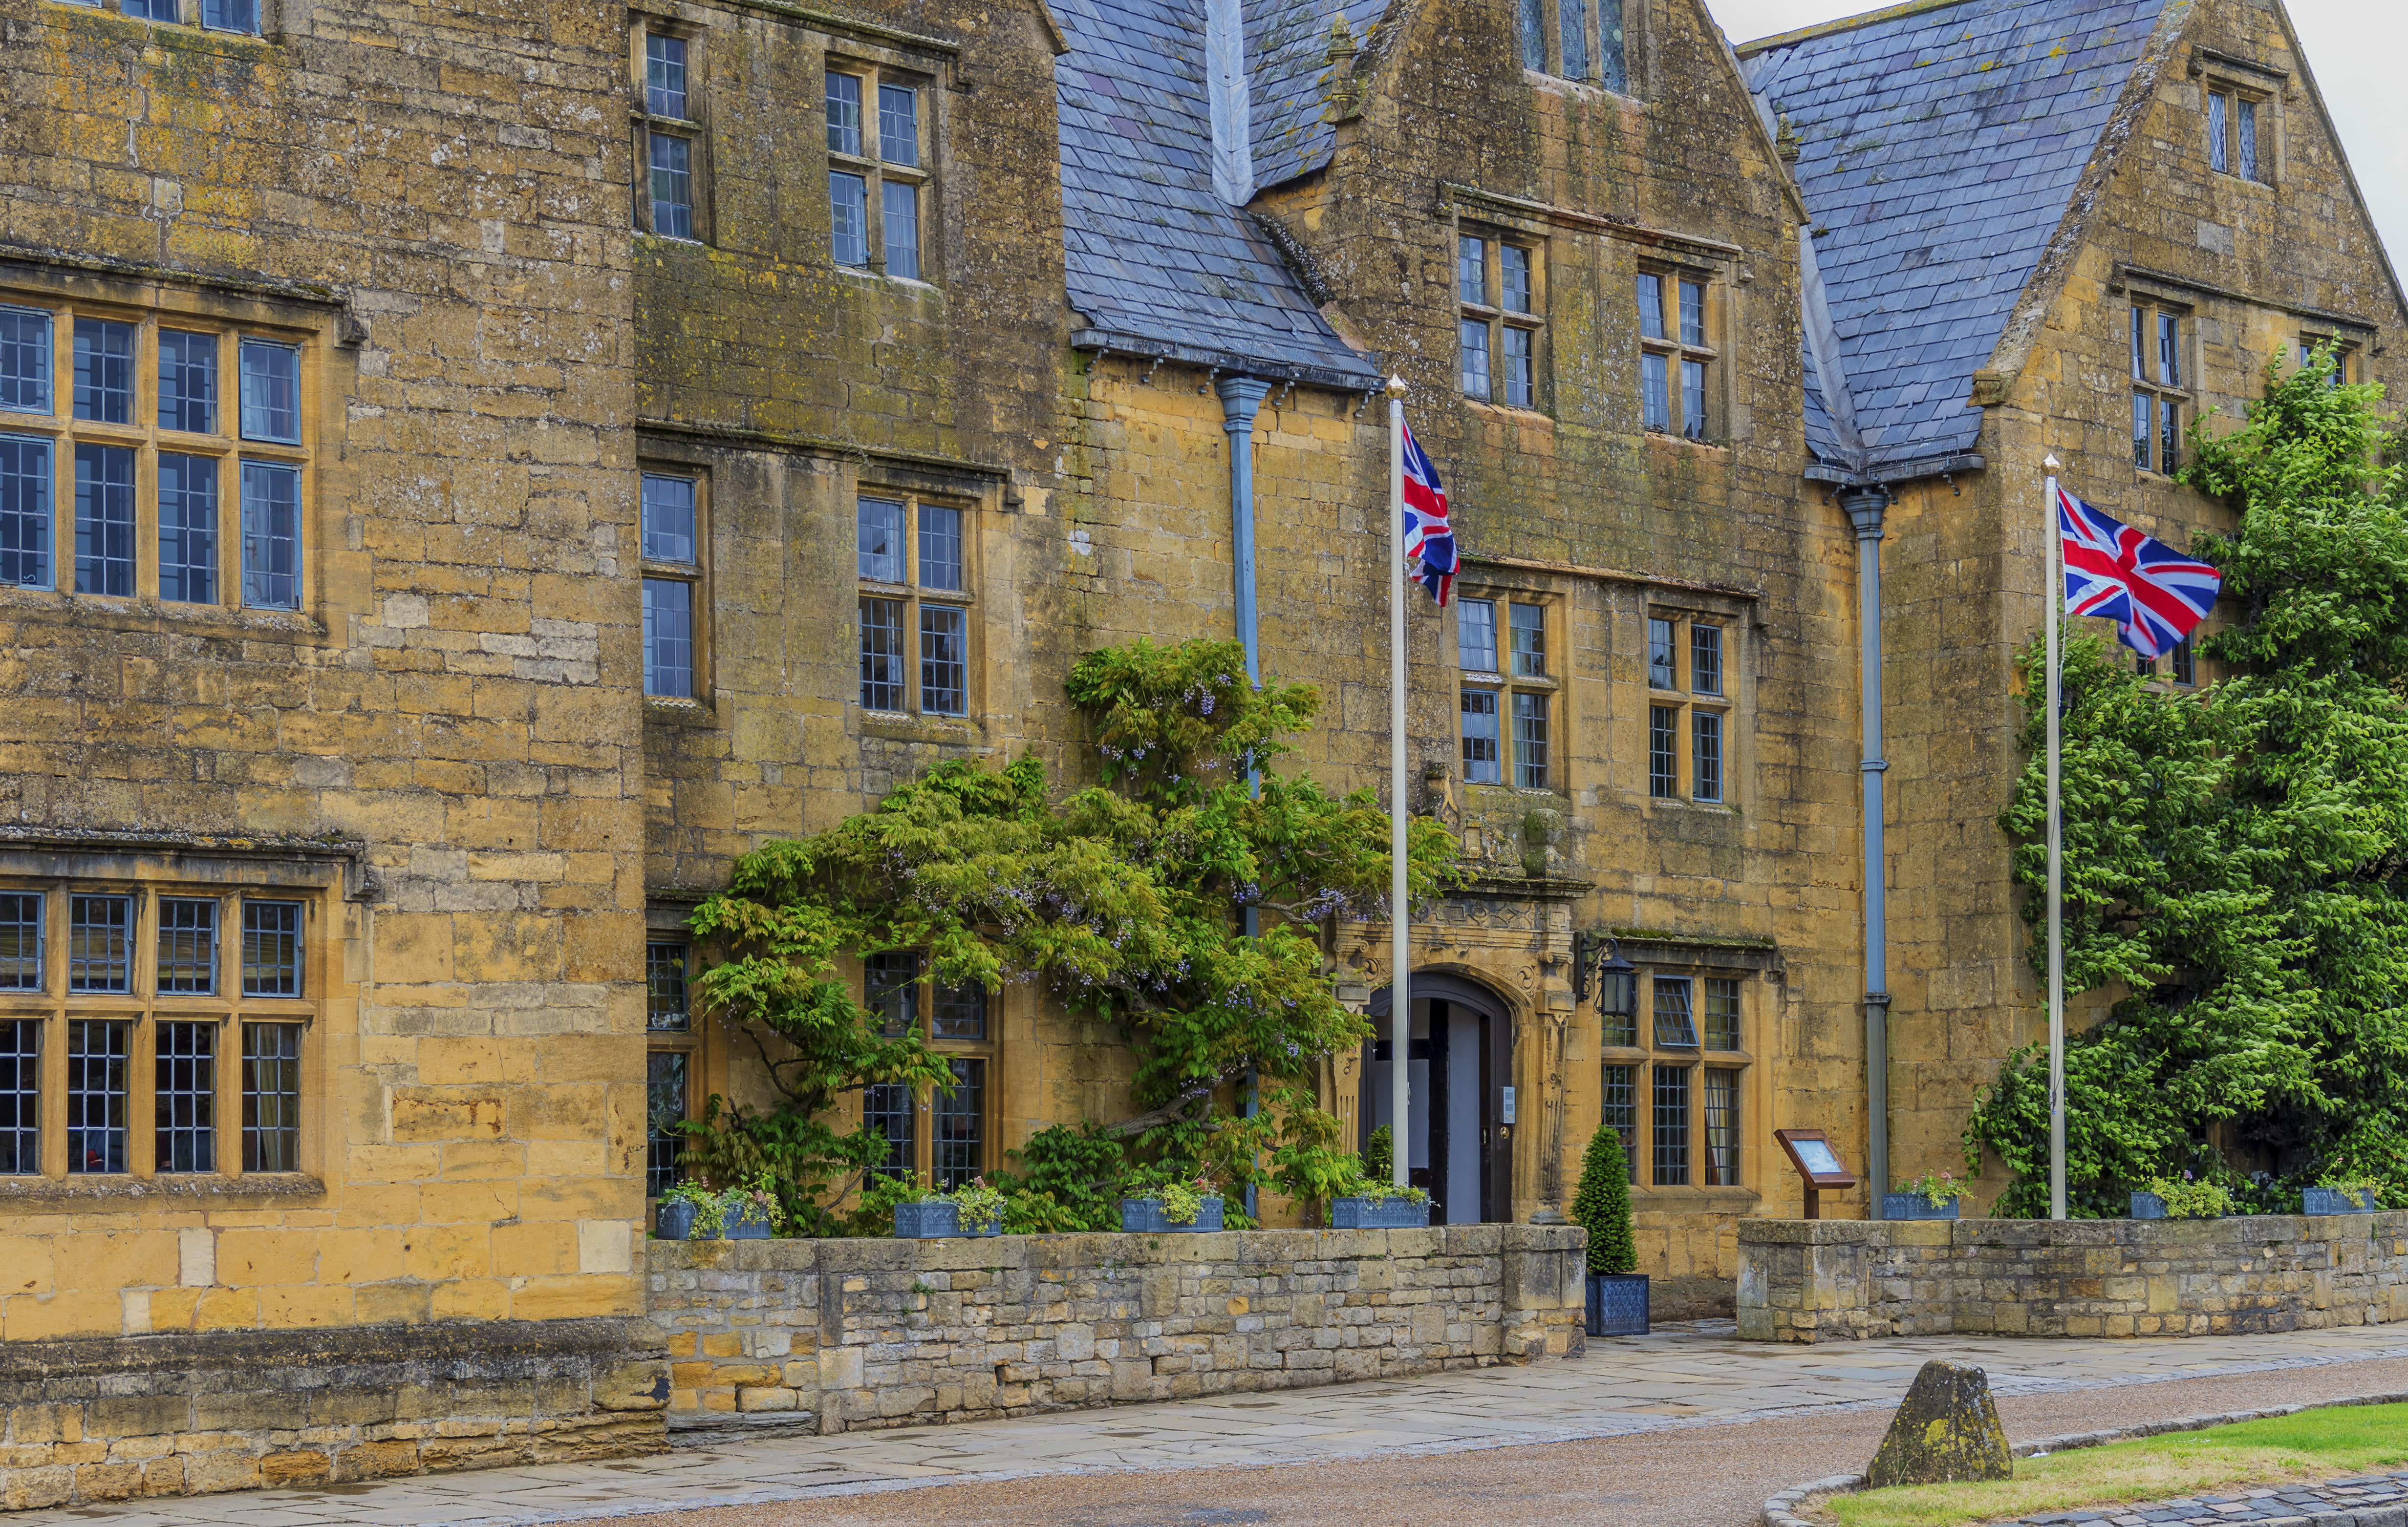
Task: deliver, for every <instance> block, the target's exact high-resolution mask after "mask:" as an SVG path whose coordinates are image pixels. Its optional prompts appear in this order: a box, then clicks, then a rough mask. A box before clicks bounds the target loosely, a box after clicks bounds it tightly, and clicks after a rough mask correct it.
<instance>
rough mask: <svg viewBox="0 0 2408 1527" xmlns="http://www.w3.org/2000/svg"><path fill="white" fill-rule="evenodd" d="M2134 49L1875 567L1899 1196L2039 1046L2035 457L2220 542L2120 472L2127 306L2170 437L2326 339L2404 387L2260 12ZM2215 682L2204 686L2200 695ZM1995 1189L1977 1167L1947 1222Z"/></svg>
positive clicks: (2169, 33) (2111, 994)
mask: <svg viewBox="0 0 2408 1527" xmlns="http://www.w3.org/2000/svg"><path fill="white" fill-rule="evenodd" d="M2133 24H2134V25H2136V26H2138V25H2143V24H2145V25H2147V26H2148V30H2147V31H2146V32H2145V33H2144V34H2142V36H2143V37H2144V39H2145V40H2144V41H2143V45H2142V47H2141V49H2140V62H2139V64H2137V65H2136V66H2135V69H2134V72H2133V74H2132V76H2131V78H2129V80H2128V81H2126V82H2124V83H2123V85H2122V86H2121V87H2120V89H2119V90H2118V92H2117V94H2116V96H2115V97H2114V106H2113V109H2112V112H2111V115H2110V121H2109V126H2108V127H2107V129H2106V131H2105V132H2104V133H2103V134H2102V135H2101V137H2100V143H2099V146H2098V148H2097V150H2096V152H2095V154H2094V156H2093V157H2092V159H2091V160H2090V162H2089V163H2088V164H2086V165H2085V167H2084V169H2083V171H2082V175H2081V178H2080V180H2079V186H2078V191H2077V193H2076V194H2075V196H2074V197H2072V198H2071V199H2070V200H2069V202H2068V204H2067V205H2066V206H2065V207H2057V208H2052V209H2050V210H2049V211H2048V213H2047V217H2048V219H2049V220H2050V221H2052V222H2057V223H2058V224H2059V225H2058V226H2057V230H2056V232H2055V234H2054V235H2053V236H2052V238H2051V241H2050V243H2049V246H2048V249H2047V251H2046V254H2045V255H2044V257H2043V259H2042V263H2041V264H2040V265H2039V267H2038V268H2037V270H2036V271H2035V273H2034V275H2033V278H2032V280H2031V282H2030V284H2029V285H2028V287H2027V288H2026V290H2025V291H2024V292H2023V293H2022V294H2021V295H2020V297H2019V298H2018V300H2017V302H2016V304H2015V307H2014V310H2013V312H2012V313H2011V314H2010V315H2009V317H2008V320H2007V321H2006V323H2005V325H2004V327H2003V329H2002V330H2001V331H2000V335H1999V338H1998V342H1997V345H1996V348H1995V350H1993V351H1992V352H1991V353H1990V354H1989V355H1988V356H1986V357H1985V358H1984V360H1983V361H1982V363H1981V364H1980V365H1979V367H1978V368H1977V369H1976V370H1975V371H1974V373H1973V375H1972V378H1971V380H1972V386H1971V392H1970V396H1969V398H1968V406H1969V407H1971V408H1975V409H1978V412H1979V419H1980V428H1979V436H1978V443H1977V445H1976V447H1975V451H1976V453H1977V454H1978V455H1979V456H1980V457H1981V459H1982V460H1983V462H1984V463H1985V464H1986V465H1985V466H1984V467H1983V468H1982V469H1980V470H1978V471H1970V472H1959V473H1958V474H1957V475H1956V476H1954V477H1951V478H1942V477H1938V476H1932V477H1925V478H1920V479H1918V480H1913V481H1905V482H1898V483H1894V484H1893V485H1892V491H1893V492H1894V494H1895V502H1894V503H1893V504H1892V505H1891V506H1890V507H1889V510H1888V514H1887V524H1886V527H1885V532H1886V533H1885V539H1884V541H1883V542H1882V547H1881V555H1882V559H1883V596H1884V623H1885V630H1884V652H1885V659H1884V674H1883V682H1884V687H1885V693H1886V699H1887V714H1886V716H1885V723H1886V728H1887V733H1888V737H1887V742H1888V749H1887V754H1888V763H1889V768H1888V770H1887V771H1886V773H1885V781H1886V785H1887V790H1888V814H1889V845H1890V851H1891V856H1892V858H1891V882H1890V883H1891V895H1890V908H1891V911H1890V923H1889V932H1890V970H1891V973H1892V974H1891V978H1890V979H1891V989H1892V991H1891V995H1892V1004H1891V1008H1890V1011H1891V1015H1892V1020H1891V1024H1890V1086H1889V1095H1890V1106H1891V1130H1892V1146H1891V1167H1892V1171H1891V1176H1892V1177H1893V1178H1894V1179H1896V1180H1899V1181H1904V1180H1908V1179H1910V1178H1913V1177H1917V1176H1920V1175H1922V1174H1923V1173H1926V1172H1929V1171H1936V1170H1943V1169H1955V1170H1959V1171H1961V1170H1962V1169H1963V1165H1962V1163H1963V1146H1962V1144H1961V1138H1960V1136H1961V1131H1962V1129H1963V1127H1964V1122H1965V1118H1966V1114H1967V1111H1968V1109H1969V1108H1970V1106H1971V1101H1972V1097H1973V1094H1974V1092H1975V1090H1976V1089H1978V1088H1980V1087H1981V1086H1983V1085H1985V1083H1987V1082H1988V1081H1989V1080H1990V1079H1991V1077H1994V1076H1995V1075H1996V1074H1997V1070H1998V1066H1999V1063H2000V1061H2001V1060H2002V1059H2003V1058H2004V1057H2006V1056H2007V1055H2008V1054H2010V1053H2012V1052H2013V1051H2014V1050H2015V1049H2018V1048H2020V1047H2022V1046H2025V1045H2028V1044H2031V1043H2034V1042H2037V1041H2041V1040H2044V1038H2045V1036H2046V1011H2045V1009H2046V1000H2045V992H2044V988H2043V985H2042V980H2041V979H2040V978H2039V977H2038V976H2037V974H2036V973H2035V971H2034V968H2033V964H2032V961H2031V958H2030V955H2029V948H2030V946H2029V930H2028V926H2027V924H2025V922H2024V921H2023V920H2022V919H2021V917H2020V916H2019V911H2018V907H2019V902H2020V897H2019V896H2017V895H2016V894H2015V893H2014V890H2013V888H2012V886H2011V885H2010V882H2009V880H2008V873H2007V872H2008V845H2007V843H2006V840H2005V838H2004V837H2003V835H2001V834H2000V832H1999V831H1998V828H1997V825H1996V822H1995V818H1996V816H1997V813H1998V811H1999V809H2000V806H2003V805H2004V803H2005V801H2006V798H2007V792H2008V790H2009V788H2010V786H2011V784H2012V781H2013V779H2014V777H2015V775H2016V773H2017V772H2018V771H2019V769H2020V768H2021V764H2022V759H2021V754H2020V751H2019V749H2018V746H2017V742H2016V738H2017V735H2018V734H2019V732H2020V730H2021V727H2022V725H2023V718H2024V710H2023V697H2022V694H2021V684H2020V680H2019V679H2018V678H2017V677H2016V675H2015V673H2014V654H2015V653H2016V651H2017V650H2019V649H2022V648H2023V647H2025V646H2026V645H2027V644H2028V643H2029V642H2031V641H2034V640H2036V639H2037V638H2038V635H2039V634H2040V631H2041V621H2042V608H2043V604H2042V586H2043V583H2044V581H2045V577H2046V575H2045V570H2044V562H2043V559H2044V556H2045V542H2044V540H2043V536H2044V535H2045V532H2046V525H2047V518H2046V511H2045V509H2044V507H2043V505H2042V479H2043V477H2044V471H2043V468H2042V461H2043V459H2044V458H2046V457H2047V456H2048V455H2050V454H2051V453H2052V452H2053V453H2054V454H2055V455H2056V456H2057V459H2058V460H2059V461H2060V462H2062V463H2063V464H2064V469H2063V472H2062V474H2061V476H2062V479H2063V481H2064V482H2065V484H2066V485H2067V487H2068V488H2069V489H2070V490H2071V491H2072V492H2076V493H2077V494H2079V495H2080V496H2081V497H2082V498H2084V499H2085V501H2087V502H2089V503H2091V504H2093V505H2095V506H2097V507H2100V508H2101V509H2104V510H2105V511H2106V512H2108V513H2109V514H2112V515H2114V516H2115V517H2116V518H2117V519H2119V520H2122V521H2125V522H2126V523H2128V524H2131V525H2134V526H2137V527H2139V528H2140V529H2142V530H2143V531H2145V532H2146V533H2147V534H2149V535H2154V536H2157V537H2158V538H2160V539H2162V540H2164V541H2166V542H2167V543H2168V544H2170V545H2172V546H2174V547H2177V548H2184V547H2188V546H2189V545H2190V544H2191V543H2192V540H2193V538H2194V537H2195V536H2198V535H2202V534H2208V533H2219V532H2225V531H2229V530H2230V529H2231V528H2232V526H2231V522H2230V517H2229V512H2228V511H2227V510H2226V509H2225V507H2223V506H2222V505H2220V504H2217V503H2214V502H2213V501H2211V500H2209V499H2207V498H2206V497H2204V496H2203V495H2201V494H2200V493H2199V492H2195V491H2193V490H2191V489H2189V488H2186V487H2183V486H2180V485H2178V484H2176V483H2175V482H2173V481H2172V480H2171V478H2169V477H2167V476H2166V474H2165V473H2164V472H2162V471H2158V470H2153V469H2147V468H2142V467H2139V466H2137V465H2136V464H2135V463H2134V457H2133V449H2132V439H2131V436H2132V424H2131V420H2132V414H2131V407H2132V393H2133V390H2134V389H2133V383H2132V381H2131V373H2132V364H2131V360H2130V355H2131V348H2132V338H2131V314H2132V312H2133V309H2134V307H2136V306H2138V307H2143V308H2144V309H2145V310H2147V311H2148V312H2149V313H2150V314H2151V315H2152V318H2153V319H2154V317H2155V316H2156V315H2157V314H2160V313H2162V314H2166V315H2170V316H2171V317H2173V318H2174V319H2175V320H2176V321H2177V322H2178V325H2179V327H2178V331H2177V332H2178V335H2179V338H2178V344H2179V346H2180V348H2181V355H2182V361H2183V373H2184V374H2183V379H2182V382H2181V385H2180V386H2179V387H2178V388H2175V389H2172V390H2171V392H2170V395H2171V394H2173V393H2178V394H2179V395H2180V396H2181V397H2182V398H2183V400H2184V407H2185V408H2186V416H2185V426H2184V427H2185V429H2186V431H2194V432H2195V431H2199V430H2207V431H2222V430H2227V429H2229V428H2231V427H2232V426H2233V423H2234V421H2237V420H2238V419H2239V418H2240V416H2241V414H2242V411H2243V407H2245V405H2246V404H2247V403H2248V402H2249V401H2250V400H2251V399H2253V398H2255V397H2257V394H2258V392H2259V391H2260V388H2261V386H2262V381H2261V378H2262V374H2263V372H2264V369H2265V366H2266V364H2267V362H2268V360H2269V359H2270V358H2271V357H2276V356H2280V357H2281V358H2282V359H2283V361H2284V364H2286V365H2290V366H2296V364H2298V350H2299V347H2300V343H2301V342H2302V341H2303V340H2314V339H2317V338H2327V337H2329V338H2337V339H2339V340H2340V341H2341V343H2342V346H2343V351H2344V362H2343V364H2344V365H2345V367H2346V369H2347V372H2348V376H2349V378H2350V379H2351V380H2372V381H2382V382H2386V383H2387V384H2388V385H2389V386H2390V387H2391V388H2392V390H2393V396H2394V397H2397V396H2398V395H2399V389H2400V387H2401V383H2402V382H2403V381H2408V372H2403V371H2402V369H2401V350H2400V349H2399V347H2397V346H2392V345H2386V343H2384V342H2383V341H2382V340H2381V339H2380V338H2379V337H2378V336H2379V335H2389V334H2394V333H2397V332H2399V330H2400V328H2401V324H2402V323H2403V322H2408V301H2403V298H2402V294H2401V286H2400V283H2399V281H2398V279H2397V278H2396V276H2395V274H2394V272H2393V270H2392V267H2391V264H2390V262H2389V261H2388V260H2387V259H2386V255H2385V253H2384V251H2383V249H2382V247H2381V244H2380V242H2379V240H2378V238H2377V236H2376V235H2375V234H2374V232H2373V229H2372V223H2371V222H2370V221H2369V220H2368V218H2367V216H2366V212H2365V208H2364V204H2363V202H2362V200H2361V199H2360V197H2359V194H2358V190H2357V187H2356V185H2355V183H2354V182H2353V181H2352V179H2351V178H2350V175H2349V170H2348V165H2347V161H2346V159H2345V157H2344V156H2343V152H2342V150H2341V146H2340V144H2339V142H2338V141H2337V140H2336V139H2335V137H2334V136H2333V134H2332V129H2331V125H2330V122H2329V119H2328V118H2327V116H2326V114H2325V111H2324V107H2323V104H2322V101H2321V98H2320V97H2319V95H2318V93H2317V91H2316V87H2315V81H2314V80H2313V78H2311V77H2310V76H2309V74H2308V72H2307V61H2306V60H2305V59H2304V57H2303V55H2302V54H2301V52H2300V47H2299V44H2298V40H2297V38H2296V37H2295V36H2293V35H2292V32H2291V29H2290V25H2289V22H2288V21H2287V20H2286V18H2285V16H2284V13H2283V10H2282V8H2281V7H2280V6H2279V5H2276V4H2272V3H2269V0H2198V3H2196V4H2188V5H2168V6H2164V7H2156V8H2155V10H2154V13H2153V14H2152V15H2151V16H2149V17H2146V18H2143V21H2141V22H2135V23H2133ZM1758 46H1760V45H1748V46H1747V47H1746V48H1744V49H1742V51H1743V52H1745V53H1748V54H1750V55H1751V56H1753V53H1754V50H1755V49H1756V47H1758ZM2236 91H2238V92H2239V93H2240V94H2241V95H2243V96H2247V97H2254V98H2255V99H2256V101H2257V109H2258V110H2259V111H2261V112H2262V113H2264V117H2263V121H2264V122H2265V124H2266V125H2265V126H2264V127H2263V128H2261V130H2260V138H2259V144H2260V150H2259V151H2260V153H2261V155H2262V162H2261V164H2260V165H2259V166H2258V168H2259V176H2258V178H2248V177H2245V176H2243V175H2241V174H2238V173H2232V172H2231V171H2230V169H2228V170H2224V171H2219V170H2217V169H2215V168H2214V167H2212V166H2211V164H2210V163H2209V148H2208V134H2207V123H2208V111H2207V107H2208V96H2209V94H2210V93H2212V92H2221V93H2225V94H2226V95H2227V96H2228V98H2229V97H2231V95H2232V94H2233V93H2234V92H2236ZM1796 125H1797V126H1798V128H1799V131H1800V132H1801V133H1805V134H1812V133H1813V132H1814V131H1816V129H1815V127H1814V126H1813V124H1812V123H1808V122H1799V123H1797V124H1796ZM1826 130H1828V131H1840V130H1842V129H1840V128H1838V127H1832V128H1829V129H1826ZM2228 147H2229V149H2230V151H2231V152H2232V153H2234V154H2236V155H2237V153H2238V148H2237V145H2233V144H2229V145H2228ZM2232 163H2233V161H2230V160H2228V164H2232ZM1807 191H1808V195H1809V199H1810V205H1811V203H1812V200H1813V185H1812V183H1811V182H1810V183H1809V185H1808V187H1807ZM1937 241H1938V240H1937V239H1936V240H1935V242H1937ZM1947 295H1949V294H1947V293H1937V294H1935V296H1936V297H1939V298H1944V297H1946V296H1947ZM2211 410H2213V411H2214V414H2215V415H2216V416H2217V417H2214V418H2211V417H2210V414H2211ZM2214 623H2216V618H2214V617H2212V618H2211V622H2210V624H2211V629H2212V628H2213V626H2214ZM2097 629H2098V630H2100V631H2101V632H2104V631H2105V630H2106V627H2105V626H2104V625H2100V626H2098V627H2097ZM2160 666H2161V668H2166V669H2167V672H2168V677H2169V678H2171V667H2170V665H2168V664H2160ZM2212 667H2213V665H2212V664H2206V663H2204V662H2202V663H2200V664H2199V668H2198V672H2197V678H2198V681H2199V682H2200V683H2207V682H2211V681H2213V679H2214V677H2215V676H2214V673H2213V672H2212V671H2211V670H2212ZM2122 995H2123V992H2122V991H2121V990H2120V989H2115V990H2110V991H2106V992H2092V993H2086V994H2084V995H2082V996H2079V997H2077V998H2076V999H2075V1000H2074V1001H2073V1002H2071V1003H2070V1004H2069V1013H2068V1022H2069V1024H2070V1025H2071V1026H2072V1027H2074V1028H2076V1029H2079V1028H2081V1027H2083V1026H2085V1025H2086V1024H2087V1023H2090V1022H2095V1021H2096V1020H2098V1019H2099V1018H2100V1017H2103V1016H2104V1015H2105V1012H2106V1010H2107V1008H2108V1007H2109V1006H2112V1005H2113V1004H2114V1001H2116V1000H2117V999H2119V998H2120V997H2121V996H2122ZM1859 1054H1861V1051H1859ZM2235 1144H2236V1145H2237V1144H2239V1142H2235ZM1860 1159H1861V1158H1860V1157H1859V1156H1857V1155H1856V1154H1851V1156H1850V1160H1851V1161H1852V1162H1854V1161H1858V1160H1860ZM2243 1164H2244V1166H2245V1168H2247V1169H2257V1168H2261V1167H2262V1168H2279V1169H2282V1170H2286V1171H2287V1170H2290V1169H2292V1167H2293V1165H2294V1164H2296V1163H2278V1162H2277V1161H2276V1160H2275V1159H2274V1158H2273V1157H2272V1155H2271V1154H2268V1153H2265V1152H2262V1151H2261V1150H2260V1149H2258V1148H2257V1147H2256V1146H2254V1145H2252V1146H2248V1147H2246V1148H2245V1149H2244V1150H2243ZM2006 1181H2007V1177H2006V1173H2005V1171H2004V1169H2003V1167H2002V1166H2001V1165H2000V1163H1998V1162H1997V1161H1996V1160H1995V1159H1993V1160H1991V1161H1990V1162H1988V1163H1985V1166H1984V1169H1983V1170H1982V1172H1981V1174H1980V1175H1979V1177H1976V1178H1975V1179H1974V1180H1973V1181H1972V1182H1971V1184H1970V1185H1969V1194H1968V1198H1967V1207H1968V1209H1969V1211H1970V1210H1971V1209H1973V1208H1974V1207H1976V1206H1988V1205H1991V1204H1993V1203H1995V1201H1996V1198H1997V1195H1998V1194H1999V1193H2000V1192H2002V1191H2003V1190H2004V1188H2005V1187H2006Z"/></svg>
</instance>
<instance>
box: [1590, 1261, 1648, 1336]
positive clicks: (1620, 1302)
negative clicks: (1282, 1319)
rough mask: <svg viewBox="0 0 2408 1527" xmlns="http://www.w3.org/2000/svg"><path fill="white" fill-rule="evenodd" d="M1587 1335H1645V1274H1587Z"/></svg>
mask: <svg viewBox="0 0 2408 1527" xmlns="http://www.w3.org/2000/svg"><path fill="white" fill-rule="evenodd" d="M1588 1334H1590V1335H1592V1336H1643V1335H1645V1334H1647V1275H1646V1274H1645V1273H1591V1274H1589V1275H1588Z"/></svg>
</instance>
